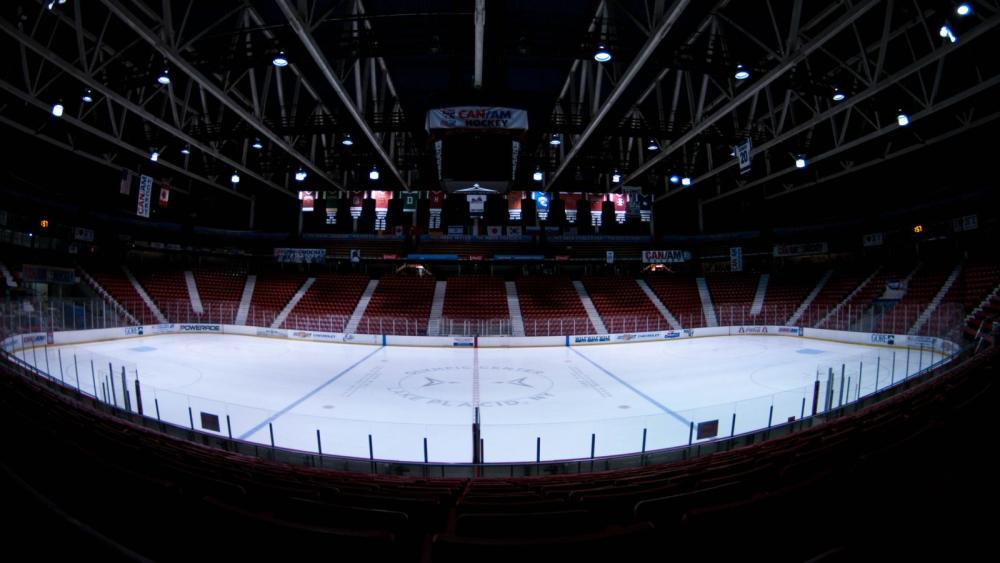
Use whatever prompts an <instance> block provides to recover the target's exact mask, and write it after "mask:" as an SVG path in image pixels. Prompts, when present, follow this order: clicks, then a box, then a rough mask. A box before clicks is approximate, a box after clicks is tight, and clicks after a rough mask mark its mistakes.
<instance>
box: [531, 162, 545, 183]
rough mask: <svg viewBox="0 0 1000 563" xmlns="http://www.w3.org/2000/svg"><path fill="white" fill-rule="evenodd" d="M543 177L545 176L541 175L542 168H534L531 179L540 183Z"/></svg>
mask: <svg viewBox="0 0 1000 563" xmlns="http://www.w3.org/2000/svg"><path fill="white" fill-rule="evenodd" d="M544 177H545V175H544V174H542V168H541V167H540V166H536V167H535V172H534V173H533V174H532V175H531V179H532V180H534V181H536V182H541V181H542V179H543V178H544Z"/></svg>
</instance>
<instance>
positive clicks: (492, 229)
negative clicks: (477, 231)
mask: <svg viewBox="0 0 1000 563" xmlns="http://www.w3.org/2000/svg"><path fill="white" fill-rule="evenodd" d="M486 235H487V236H490V237H499V236H502V235H503V227H500V226H488V227H486Z"/></svg>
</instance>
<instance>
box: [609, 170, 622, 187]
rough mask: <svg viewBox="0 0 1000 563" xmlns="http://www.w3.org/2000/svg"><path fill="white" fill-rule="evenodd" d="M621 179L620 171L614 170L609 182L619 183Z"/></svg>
mask: <svg viewBox="0 0 1000 563" xmlns="http://www.w3.org/2000/svg"><path fill="white" fill-rule="evenodd" d="M621 181H622V175H621V173H620V172H618V171H617V170H615V171H614V172H612V173H611V182H612V183H615V184H618V183H621Z"/></svg>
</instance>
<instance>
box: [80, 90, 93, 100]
mask: <svg viewBox="0 0 1000 563" xmlns="http://www.w3.org/2000/svg"><path fill="white" fill-rule="evenodd" d="M91 94H92V92H91V91H90V88H87V89H86V90H84V91H83V96H82V97H81V98H80V99H81V100H83V103H85V104H89V103H90V102H93V101H94V97H93V96H92V95H91Z"/></svg>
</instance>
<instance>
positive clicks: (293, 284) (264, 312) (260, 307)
mask: <svg viewBox="0 0 1000 563" xmlns="http://www.w3.org/2000/svg"><path fill="white" fill-rule="evenodd" d="M305 281H306V275H305V274H301V273H298V272H265V273H261V274H257V283H256V285H254V290H253V296H252V297H251V298H250V310H249V312H248V314H247V323H249V324H252V325H254V326H270V325H271V323H272V322H274V319H275V317H277V316H278V314H279V313H281V311H282V309H284V308H285V305H288V302H289V301H291V300H292V296H294V295H295V292H297V291H298V290H299V288H300V287H302V284H303V283H305Z"/></svg>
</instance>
